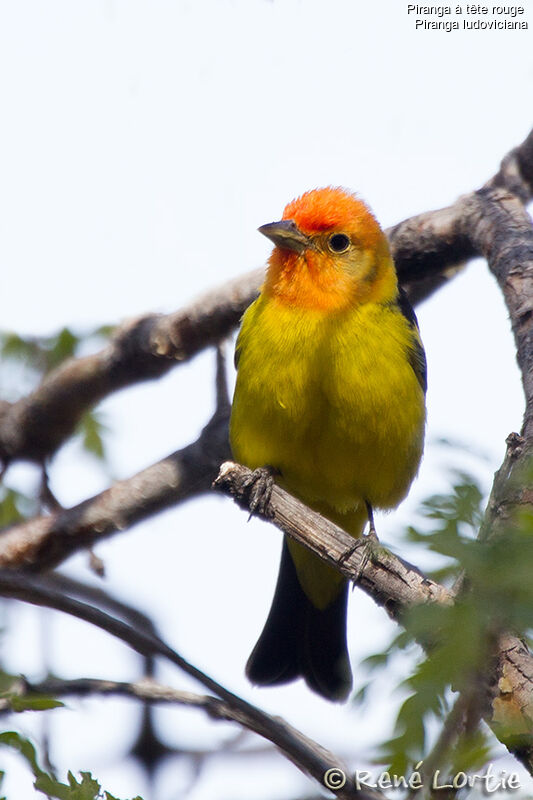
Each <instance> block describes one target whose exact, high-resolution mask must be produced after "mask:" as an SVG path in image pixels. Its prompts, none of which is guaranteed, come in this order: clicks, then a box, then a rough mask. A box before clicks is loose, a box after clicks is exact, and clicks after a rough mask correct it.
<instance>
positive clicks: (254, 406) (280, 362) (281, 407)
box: [230, 295, 425, 524]
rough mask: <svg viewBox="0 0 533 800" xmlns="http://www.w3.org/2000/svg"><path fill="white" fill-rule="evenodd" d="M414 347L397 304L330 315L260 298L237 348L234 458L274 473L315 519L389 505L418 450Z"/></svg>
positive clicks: (421, 410)
mask: <svg viewBox="0 0 533 800" xmlns="http://www.w3.org/2000/svg"><path fill="white" fill-rule="evenodd" d="M412 345H413V332H412V329H411V328H410V326H409V323H408V322H407V321H406V320H405V318H404V317H403V316H402V314H401V312H400V311H399V309H398V308H397V306H396V305H394V304H392V305H381V304H378V303H365V304H363V305H360V306H358V307H357V308H354V309H349V310H347V311H343V312H342V313H328V312H323V311H320V310H317V311H311V310H309V309H305V310H302V309H298V308H291V307H289V306H287V305H284V304H281V303H277V302H276V300H275V299H273V298H272V297H269V298H265V297H264V296H263V295H262V296H260V297H259V298H258V300H257V301H256V302H255V303H254V304H253V305H252V306H251V307H250V308H249V309H248V311H247V312H246V314H245V316H244V318H243V324H242V328H241V333H240V335H239V341H238V358H239V364H238V375H237V384H236V389H235V397H234V402H233V409H232V416H231V424H230V438H231V446H232V449H233V454H234V457H235V458H236V459H237V460H238V461H240V462H241V463H243V464H246V465H248V466H249V467H251V468H256V467H259V466H264V465H265V464H269V465H271V466H273V467H276V468H278V469H279V470H280V471H281V476H282V477H281V480H280V483H283V485H285V486H286V488H287V489H288V490H289V491H291V492H292V493H293V494H295V495H296V496H298V497H300V498H301V499H302V500H303V501H304V502H306V503H308V504H309V505H311V506H313V507H315V508H317V510H320V511H322V513H327V512H328V509H331V510H332V511H333V512H338V513H339V514H341V515H343V514H346V513H348V512H351V511H356V510H357V509H358V508H360V507H361V506H362V505H363V504H364V501H365V500H367V501H369V502H370V503H371V504H372V505H373V506H375V507H377V508H391V507H394V506H395V505H397V504H398V503H399V502H400V500H401V499H402V498H403V497H404V496H405V494H406V493H407V490H408V488H409V485H410V483H411V481H412V479H413V477H414V475H415V474H416V472H417V470H418V465H419V462H420V457H421V454H422V447H423V431H424V424H425V406H424V393H423V391H422V389H421V387H420V385H419V383H418V380H417V377H416V375H415V373H414V371H413V368H412V366H411V363H410V358H409V357H410V352H411V348H412ZM330 516H335V517H337V514H336V513H334V514H333V515H332V514H330ZM358 516H360V515H358ZM341 524H342V523H341Z"/></svg>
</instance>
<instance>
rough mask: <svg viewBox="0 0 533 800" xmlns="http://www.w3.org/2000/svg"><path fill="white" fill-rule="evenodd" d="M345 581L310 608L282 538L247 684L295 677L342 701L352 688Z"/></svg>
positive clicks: (286, 680)
mask: <svg viewBox="0 0 533 800" xmlns="http://www.w3.org/2000/svg"><path fill="white" fill-rule="evenodd" d="M347 601H348V583H344V585H343V587H342V589H341V591H340V594H339V596H338V597H337V598H336V599H335V600H334V601H333V603H331V605H329V606H327V608H325V609H324V610H322V611H321V610H320V609H318V608H316V607H315V606H314V605H313V604H312V603H311V601H310V600H309V598H308V597H307V595H306V594H305V592H304V591H303V589H302V587H301V586H300V582H299V580H298V576H297V574H296V568H295V566H294V563H293V560H292V558H291V555H290V553H289V548H288V547H287V542H286V541H284V542H283V550H282V552H281V564H280V568H279V575H278V582H277V584H276V591H275V594H274V599H273V601H272V606H271V608H270V613H269V615H268V618H267V621H266V623H265V627H264V628H263V632H262V634H261V636H260V637H259V640H258V642H257V644H256V646H255V647H254V649H253V651H252V654H251V656H250V658H249V659H248V663H247V664H246V674H247V676H248V678H249V679H250V681H251V682H252V683H255V684H258V685H259V686H273V685H275V684H279V683H289V682H290V681H293V680H296V678H298V677H300V676H301V677H302V678H304V680H305V682H306V683H307V685H308V686H309V688H310V689H312V690H313V691H314V692H317V694H320V695H322V697H325V698H326V699H327V700H337V701H339V700H345V699H346V697H347V696H348V694H349V692H350V689H351V688H352V672H351V669H350V661H349V658H348V650H347V647H346V608H347Z"/></svg>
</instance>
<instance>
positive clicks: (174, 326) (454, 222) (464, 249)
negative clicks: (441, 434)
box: [0, 132, 533, 464]
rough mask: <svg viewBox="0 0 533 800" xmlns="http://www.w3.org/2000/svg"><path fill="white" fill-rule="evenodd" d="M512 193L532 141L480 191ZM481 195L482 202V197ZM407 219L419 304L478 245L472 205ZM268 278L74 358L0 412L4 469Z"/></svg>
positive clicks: (410, 272) (44, 452) (218, 331)
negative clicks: (469, 227) (469, 221)
mask: <svg viewBox="0 0 533 800" xmlns="http://www.w3.org/2000/svg"><path fill="white" fill-rule="evenodd" d="M502 188H504V189H505V190H506V191H507V193H515V195H516V197H518V198H519V200H520V201H522V202H526V201H527V200H529V199H530V198H531V196H532V194H533V132H532V133H530V134H529V136H528V137H527V138H526V139H525V141H524V142H522V144H521V145H519V146H518V147H516V148H514V149H513V150H512V151H511V152H510V153H509V154H508V155H507V156H506V157H505V158H504V159H503V161H502V165H501V167H500V169H499V171H498V173H497V174H496V175H495V176H494V177H493V178H492V179H491V180H490V181H488V183H487V184H486V185H485V187H484V189H483V190H481V191H482V192H483V191H485V192H487V193H490V192H491V191H493V190H500V191H501V189H502ZM474 194H475V193H474ZM473 196H474V195H467V196H465V197H464V198H460V199H459V200H458V201H457V202H456V203H454V204H453V205H451V206H449V207H448V208H444V209H439V210H437V211H430V212H426V213H424V214H419V215H417V216H415V217H412V218H411V219H407V220H405V221H404V222H401V223H399V224H398V225H395V226H393V227H392V228H389V229H388V230H387V235H388V237H389V239H390V243H391V248H392V252H393V255H394V259H395V262H396V268H397V271H398V275H399V278H400V282H401V283H402V284H403V285H404V287H405V288H406V289H407V291H408V293H409V294H410V297H411V300H412V302H413V303H418V302H421V301H422V300H424V299H426V298H427V297H429V296H430V295H431V294H433V292H435V291H436V290H437V289H439V288H440V287H441V286H442V285H444V284H445V283H447V282H448V281H449V280H451V279H452V278H453V277H454V276H455V275H456V274H457V272H458V271H459V270H460V269H461V268H462V267H463V266H464V263H465V262H466V261H467V260H469V259H470V258H472V257H474V256H476V255H479V254H480V253H482V252H483V249H482V248H481V249H479V246H480V244H481V243H480V242H478V241H476V239H475V237H474V238H473V237H472V236H470V235H469V233H468V231H466V230H465V227H464V225H463V219H462V215H463V213H464V209H465V205H468V199H469V198H472V197H473ZM262 274H263V271H262V270H255V271H253V272H250V273H248V274H246V275H243V276H241V277H240V278H237V279H235V280H233V281H231V282H230V283H227V284H225V285H223V286H221V287H219V288H217V289H215V290H214V291H212V292H209V293H208V294H206V295H204V296H203V297H201V298H200V299H199V300H197V301H196V302H195V303H193V304H191V305H190V306H188V307H186V308H185V309H183V310H181V311H177V312H175V313H173V314H168V315H155V314H152V315H148V316H145V317H142V318H140V319H135V320H133V321H130V322H128V323H126V324H124V325H122V326H121V327H120V328H119V329H118V330H117V332H116V334H115V335H114V337H113V338H112V340H111V342H110V343H109V345H108V346H107V347H106V348H104V349H103V350H102V351H100V352H99V353H96V354H94V355H92V356H87V357H86V358H80V359H70V360H68V361H66V362H65V363H64V364H63V365H61V366H60V367H59V368H58V369H56V370H54V371H53V372H51V373H50V374H49V375H47V376H46V377H45V378H44V379H43V381H42V383H41V385H40V386H39V387H38V388H37V389H36V390H35V391H34V392H32V393H31V394H30V395H28V397H25V398H23V399H21V400H19V401H17V402H16V403H8V402H5V401H2V402H1V403H0V460H2V461H3V462H4V464H8V463H10V462H11V461H14V460H16V459H29V460H32V461H37V462H43V461H44V460H45V459H46V458H49V457H50V456H52V455H53V454H54V453H55V451H56V450H57V449H58V447H59V446H60V445H61V444H62V443H63V442H64V441H65V440H66V439H67V438H68V437H69V436H70V435H71V434H72V433H73V432H74V430H75V428H76V426H77V424H78V423H79V421H80V419H81V416H82V415H83V413H84V412H85V411H86V410H87V409H88V408H90V407H91V406H93V405H95V403H97V402H99V401H100V400H102V399H103V398H104V397H106V396H108V395H109V394H111V393H112V392H115V391H117V390H119V389H122V388H124V387H126V386H130V385H133V384H135V383H137V382H139V381H144V380H149V379H152V378H157V377H160V376H161V375H163V374H164V373H166V372H167V371H168V370H169V369H171V367H172V366H174V365H175V364H176V363H182V362H184V361H187V360H188V359H190V358H192V357H193V356H194V355H196V353H198V352H199V351H200V350H202V349H204V348H205V347H208V346H210V345H212V344H216V343H217V342H219V341H221V340H222V339H223V338H225V337H226V336H227V335H228V334H229V333H230V332H231V331H232V330H233V329H234V328H235V326H236V325H237V324H238V322H239V319H240V317H241V315H242V313H243V312H244V310H245V309H246V307H247V306H248V305H249V304H250V302H251V301H252V300H253V299H254V297H255V296H256V294H257V292H258V290H259V285H260V283H261V280H262Z"/></svg>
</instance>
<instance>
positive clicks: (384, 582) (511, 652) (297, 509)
mask: <svg viewBox="0 0 533 800" xmlns="http://www.w3.org/2000/svg"><path fill="white" fill-rule="evenodd" d="M251 474H252V473H251V470H249V469H248V468H247V467H243V466H241V465H240V464H234V463H232V462H227V463H225V464H223V465H222V467H221V469H220V473H219V476H218V478H217V479H216V481H215V486H216V488H217V489H220V490H221V491H224V492H225V493H227V494H228V495H230V496H231V497H232V498H233V499H234V500H235V502H236V503H237V504H238V505H239V507H240V508H243V509H244V510H246V511H249V510H250V508H249V502H248V499H249V485H250V482H249V478H250V476H251ZM259 516H262V517H263V518H264V519H266V520H268V521H270V522H272V523H273V524H274V525H275V526H276V527H277V528H279V529H280V530H281V531H283V533H284V534H286V535H287V536H290V537H291V538H293V539H295V540H296V541H297V542H300V544H303V545H304V546H305V547H307V548H308V549H309V550H311V551H312V552H313V553H315V554H316V555H317V556H319V557H320V558H321V559H323V560H324V561H326V563H328V564H330V565H331V566H332V567H334V568H335V569H337V570H339V571H340V572H341V573H342V574H343V575H344V576H345V577H346V578H348V579H349V580H352V581H354V583H356V584H357V586H359V587H360V588H361V589H362V590H363V591H364V592H366V594H368V595H370V597H372V599H373V600H374V601H375V602H376V603H377V604H378V605H380V606H382V607H383V608H385V610H386V611H387V613H388V614H389V616H390V617H391V618H392V619H394V620H396V621H398V622H400V623H401V620H402V616H403V615H404V614H405V612H406V611H407V610H408V609H409V608H412V607H413V606H416V605H422V604H425V603H430V602H431V603H441V604H451V603H452V602H453V594H452V593H451V592H450V591H449V590H447V589H446V588H444V587H443V586H441V585H440V584H438V583H435V582H434V581H432V580H430V579H429V578H427V577H426V576H425V575H423V574H422V573H421V572H420V571H419V570H418V569H417V568H416V567H414V566H413V565H411V564H408V563H407V562H405V561H403V560H402V559H401V558H398V556H395V555H394V554H393V553H391V552H390V551H389V550H387V549H386V548H384V547H382V546H381V545H378V546H376V545H374V544H373V543H372V541H371V540H364V539H359V540H356V542H355V545H354V539H353V537H352V536H350V535H349V534H348V533H346V532H345V531H343V530H342V529H341V528H339V527H338V526H337V525H335V524H334V523H333V522H330V521H329V520H327V519H325V518H324V517H322V516H321V515H320V514H318V513H316V512H315V511H312V510H311V509H310V508H308V507H307V506H305V505H304V504H303V503H301V502H300V501H299V500H297V499H296V498H295V497H292V495H290V494H288V492H286V491H285V490H284V489H281V488H280V487H279V486H276V485H274V487H273V489H272V495H271V499H270V503H269V505H268V508H267V509H266V510H265V512H264V513H263V514H260V515H259ZM354 546H355V548H356V549H355V550H354ZM487 684H488V685H489V686H490V691H489V693H488V694H487V697H486V698H484V701H485V702H484V708H483V709H482V711H483V716H484V719H485V720H486V722H487V723H488V724H489V725H490V726H491V728H492V729H493V730H494V731H495V733H496V735H497V736H499V738H500V739H502V740H503V741H504V743H505V744H506V745H507V746H508V747H509V749H510V750H511V751H512V752H513V753H514V754H515V755H517V757H519V758H520V760H522V761H523V763H524V764H525V765H526V766H527V767H528V768H529V769H530V771H531V770H532V769H533V760H532V759H529V758H528V756H530V755H531V752H533V750H532V748H533V737H532V735H531V731H532V730H533V658H532V657H531V654H530V653H529V652H528V650H527V648H526V647H525V645H524V644H523V642H521V641H520V639H518V638H517V637H515V636H511V635H505V636H503V637H502V638H501V641H500V646H499V650H498V668H497V670H496V674H495V675H490V676H487ZM506 711H507V712H508V713H506V714H504V712H506ZM510 722H512V730H513V731H514V733H515V734H516V736H515V738H514V739H510V738H509V736H508V731H509V723H510ZM504 729H505V730H506V731H507V733H506V734H505V736H504Z"/></svg>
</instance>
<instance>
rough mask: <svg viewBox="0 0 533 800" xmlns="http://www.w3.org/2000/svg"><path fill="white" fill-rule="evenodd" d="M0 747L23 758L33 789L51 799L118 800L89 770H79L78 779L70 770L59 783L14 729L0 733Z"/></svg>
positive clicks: (139, 798)
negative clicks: (28, 770) (65, 777)
mask: <svg viewBox="0 0 533 800" xmlns="http://www.w3.org/2000/svg"><path fill="white" fill-rule="evenodd" d="M0 747H9V748H11V749H12V750H15V751H16V752H18V753H19V754H20V755H21V756H22V757H23V758H24V759H25V761H26V763H27V765H28V767H29V769H30V770H31V771H32V772H33V775H34V776H35V781H34V784H33V785H34V786H35V789H36V790H37V791H39V792H42V793H43V794H44V795H46V796H47V797H48V798H53V800H118V798H117V797H115V796H114V795H112V794H110V793H109V792H106V791H102V787H101V786H100V784H99V783H98V781H97V780H95V778H93V777H92V775H91V773H90V772H80V777H81V780H80V781H78V780H77V779H76V778H75V777H74V775H73V774H72V772H69V773H68V776H67V780H68V784H67V783H61V782H60V781H59V780H58V779H57V778H56V777H55V775H53V774H52V773H50V772H45V771H44V770H43V769H41V767H40V766H39V763H38V761H37V755H36V752H35V748H34V746H33V744H32V743H31V742H30V741H29V740H28V739H25V738H24V737H23V736H21V735H20V734H19V733H16V732H14V731H6V732H5V733H0ZM0 800H8V798H7V797H2V798H0ZM133 800H142V798H141V797H139V796H137V797H135V798H133Z"/></svg>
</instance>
